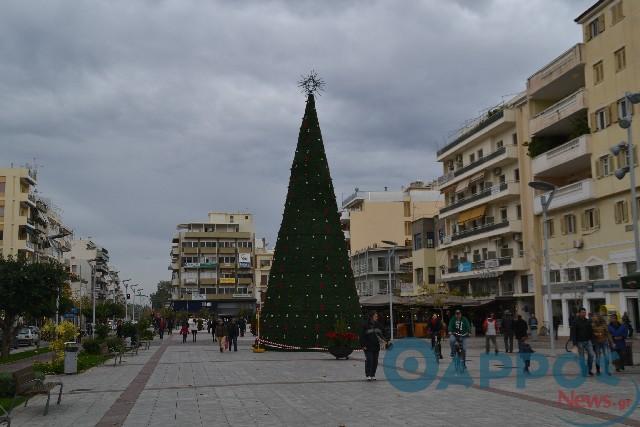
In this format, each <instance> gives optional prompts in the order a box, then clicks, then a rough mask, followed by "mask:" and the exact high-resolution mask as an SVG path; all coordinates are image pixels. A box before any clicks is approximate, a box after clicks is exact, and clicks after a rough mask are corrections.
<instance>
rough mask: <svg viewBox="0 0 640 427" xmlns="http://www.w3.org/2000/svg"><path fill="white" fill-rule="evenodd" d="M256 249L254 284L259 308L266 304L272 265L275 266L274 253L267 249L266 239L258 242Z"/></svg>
mask: <svg viewBox="0 0 640 427" xmlns="http://www.w3.org/2000/svg"><path fill="white" fill-rule="evenodd" d="M255 248H256V250H255V257H256V258H255V263H254V271H255V278H254V280H253V283H255V298H256V306H257V307H258V308H259V307H260V306H262V304H263V303H264V298H265V295H266V292H267V286H268V285H269V272H270V271H271V264H273V253H274V251H273V249H269V248H268V247H267V242H266V240H265V239H264V238H263V239H257V240H256V244H255Z"/></svg>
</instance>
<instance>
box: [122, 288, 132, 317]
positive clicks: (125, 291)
mask: <svg viewBox="0 0 640 427" xmlns="http://www.w3.org/2000/svg"><path fill="white" fill-rule="evenodd" d="M130 281H131V279H124V280H123V281H122V283H123V284H124V321H125V322H126V321H127V319H129V313H128V310H127V309H128V308H129V304H128V303H127V295H128V292H129V282H130Z"/></svg>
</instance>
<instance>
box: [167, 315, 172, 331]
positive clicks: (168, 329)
mask: <svg viewBox="0 0 640 427" xmlns="http://www.w3.org/2000/svg"><path fill="white" fill-rule="evenodd" d="M167 334H169V335H173V319H171V318H169V320H167Z"/></svg>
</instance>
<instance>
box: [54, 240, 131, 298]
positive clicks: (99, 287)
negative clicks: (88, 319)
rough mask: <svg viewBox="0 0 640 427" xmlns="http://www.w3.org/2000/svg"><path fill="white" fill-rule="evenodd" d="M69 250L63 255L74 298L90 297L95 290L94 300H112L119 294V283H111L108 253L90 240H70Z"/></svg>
mask: <svg viewBox="0 0 640 427" xmlns="http://www.w3.org/2000/svg"><path fill="white" fill-rule="evenodd" d="M70 244H71V250H70V251H69V252H67V253H66V254H65V258H66V259H67V260H68V263H69V266H70V268H71V274H72V279H71V292H72V294H73V295H74V296H77V297H83V296H88V297H91V295H92V289H95V295H96V300H107V299H108V300H113V297H114V294H118V293H121V292H122V290H120V289H118V288H119V281H118V283H117V284H115V283H114V282H113V277H112V270H111V269H110V268H109V251H108V250H107V249H106V248H103V247H101V246H98V245H96V244H95V243H94V242H93V241H92V240H90V239H74V240H71V242H70Z"/></svg>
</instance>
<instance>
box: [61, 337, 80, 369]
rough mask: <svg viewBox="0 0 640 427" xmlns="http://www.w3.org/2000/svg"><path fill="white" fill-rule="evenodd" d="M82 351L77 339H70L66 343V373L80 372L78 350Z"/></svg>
mask: <svg viewBox="0 0 640 427" xmlns="http://www.w3.org/2000/svg"><path fill="white" fill-rule="evenodd" d="M79 351H80V345H78V344H77V343H76V342H75V341H69V342H66V343H64V373H65V374H77V373H78V352H79Z"/></svg>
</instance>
